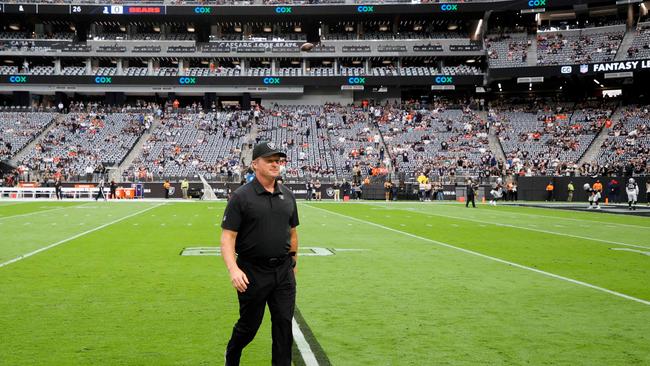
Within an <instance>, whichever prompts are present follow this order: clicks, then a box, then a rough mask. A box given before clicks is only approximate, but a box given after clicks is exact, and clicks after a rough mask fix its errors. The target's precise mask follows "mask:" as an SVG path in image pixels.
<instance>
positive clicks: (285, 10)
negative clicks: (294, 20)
mask: <svg viewBox="0 0 650 366" xmlns="http://www.w3.org/2000/svg"><path fill="white" fill-rule="evenodd" d="M275 12H276V13H278V14H292V13H293V8H292V7H290V6H277V7H276V8H275Z"/></svg>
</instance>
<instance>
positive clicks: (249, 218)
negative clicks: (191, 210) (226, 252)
mask: <svg viewBox="0 0 650 366" xmlns="http://www.w3.org/2000/svg"><path fill="white" fill-rule="evenodd" d="M298 225H299V220H298V207H297V205H296V199H295V197H294V195H293V193H292V192H291V191H290V190H289V189H288V188H287V187H285V186H284V185H282V184H278V183H276V184H275V189H274V192H273V193H271V192H269V191H267V190H266V189H264V187H262V185H261V184H260V182H259V181H258V180H257V179H253V180H252V181H251V182H250V183H248V184H245V185H243V186H241V187H239V188H238V189H237V190H236V191H235V192H233V194H232V197H231V198H230V200H229V201H228V205H227V206H226V211H225V212H224V215H223V221H222V223H221V228H223V229H226V230H231V231H236V232H237V239H236V240H235V251H236V252H237V254H238V255H239V256H240V257H242V258H273V257H281V256H285V255H287V253H289V250H290V248H291V229H292V228H294V227H296V226H298Z"/></svg>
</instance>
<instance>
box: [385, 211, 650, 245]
mask: <svg viewBox="0 0 650 366" xmlns="http://www.w3.org/2000/svg"><path fill="white" fill-rule="evenodd" d="M394 209H395V210H400V211H406V210H404V209H401V208H394ZM420 215H425V216H438V217H444V218H448V219H457V220H465V221H474V222H478V223H480V224H487V225H495V226H503V227H510V228H513V229H522V230H529V231H537V232H540V233H545V234H552V235H560V236H568V237H571V238H576V239H584V240H591V241H597V242H601V243H607V244H616V245H623V246H626V247H633V248H641V249H650V247H646V246H643V245H636V244H628V243H622V242H620V241H613V240H605V239H598V238H592V237H589V236H581V235H573V234H567V233H559V232H557V231H550V230H542V229H533V228H534V227H537V225H535V224H528V226H530V227H525V226H517V225H510V224H504V223H500V222H492V221H484V220H477V219H470V218H467V217H458V216H450V215H443V214H435V213H431V212H421V213H420Z"/></svg>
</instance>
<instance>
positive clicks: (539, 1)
mask: <svg viewBox="0 0 650 366" xmlns="http://www.w3.org/2000/svg"><path fill="white" fill-rule="evenodd" d="M540 6H546V0H529V1H528V7H529V8H537V7H540Z"/></svg>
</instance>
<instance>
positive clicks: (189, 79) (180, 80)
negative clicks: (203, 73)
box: [178, 77, 196, 85]
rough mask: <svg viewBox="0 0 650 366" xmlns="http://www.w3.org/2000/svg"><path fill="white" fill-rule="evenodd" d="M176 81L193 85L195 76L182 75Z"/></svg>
mask: <svg viewBox="0 0 650 366" xmlns="http://www.w3.org/2000/svg"><path fill="white" fill-rule="evenodd" d="M178 83H179V84H181V85H195V84H196V78H188V77H182V78H179V79H178Z"/></svg>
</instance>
